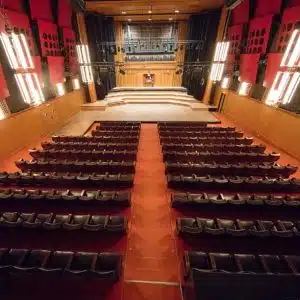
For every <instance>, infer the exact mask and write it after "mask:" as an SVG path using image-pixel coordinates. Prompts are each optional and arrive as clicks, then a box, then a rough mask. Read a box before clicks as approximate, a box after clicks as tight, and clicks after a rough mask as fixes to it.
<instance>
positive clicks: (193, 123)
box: [157, 121, 208, 127]
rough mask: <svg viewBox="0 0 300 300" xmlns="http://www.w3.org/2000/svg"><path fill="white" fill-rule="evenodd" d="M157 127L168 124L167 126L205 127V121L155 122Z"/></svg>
mask: <svg viewBox="0 0 300 300" xmlns="http://www.w3.org/2000/svg"><path fill="white" fill-rule="evenodd" d="M157 125H158V127H160V126H168V127H182V126H183V127H187V126H188V127H198V126H200V127H207V126H208V124H207V122H201V121H167V122H163V121H161V122H157Z"/></svg>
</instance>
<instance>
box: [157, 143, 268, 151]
mask: <svg viewBox="0 0 300 300" xmlns="http://www.w3.org/2000/svg"><path fill="white" fill-rule="evenodd" d="M265 150H266V147H265V146H264V145H236V144H173V143H170V144H162V151H163V152H169V151H177V152H182V151H199V152H204V151H210V152H244V153H264V152H265Z"/></svg>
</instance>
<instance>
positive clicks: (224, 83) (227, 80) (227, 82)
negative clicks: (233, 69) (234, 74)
mask: <svg viewBox="0 0 300 300" xmlns="http://www.w3.org/2000/svg"><path fill="white" fill-rule="evenodd" d="M230 82H231V78H230V77H224V78H223V80H222V82H221V88H222V89H229V86H230Z"/></svg>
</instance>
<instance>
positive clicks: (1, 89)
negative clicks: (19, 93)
mask: <svg viewBox="0 0 300 300" xmlns="http://www.w3.org/2000/svg"><path fill="white" fill-rule="evenodd" d="M8 96H9V90H8V88H7V83H6V79H5V76H4V73H3V69H2V66H1V65H0V99H2V100H3V99H5V98H7V97H8Z"/></svg>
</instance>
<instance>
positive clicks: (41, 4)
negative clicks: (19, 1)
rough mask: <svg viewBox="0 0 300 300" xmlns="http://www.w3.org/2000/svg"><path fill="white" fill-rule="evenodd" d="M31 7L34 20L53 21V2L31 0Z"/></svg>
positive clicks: (48, 0) (49, 0)
mask: <svg viewBox="0 0 300 300" xmlns="http://www.w3.org/2000/svg"><path fill="white" fill-rule="evenodd" d="M59 1H60V0H59ZM29 5H30V13H31V18H32V19H33V20H38V19H40V20H46V21H50V22H52V21H53V16H52V8H51V0H29Z"/></svg>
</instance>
